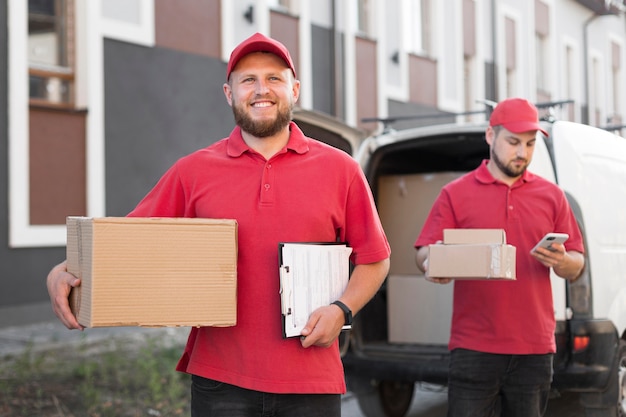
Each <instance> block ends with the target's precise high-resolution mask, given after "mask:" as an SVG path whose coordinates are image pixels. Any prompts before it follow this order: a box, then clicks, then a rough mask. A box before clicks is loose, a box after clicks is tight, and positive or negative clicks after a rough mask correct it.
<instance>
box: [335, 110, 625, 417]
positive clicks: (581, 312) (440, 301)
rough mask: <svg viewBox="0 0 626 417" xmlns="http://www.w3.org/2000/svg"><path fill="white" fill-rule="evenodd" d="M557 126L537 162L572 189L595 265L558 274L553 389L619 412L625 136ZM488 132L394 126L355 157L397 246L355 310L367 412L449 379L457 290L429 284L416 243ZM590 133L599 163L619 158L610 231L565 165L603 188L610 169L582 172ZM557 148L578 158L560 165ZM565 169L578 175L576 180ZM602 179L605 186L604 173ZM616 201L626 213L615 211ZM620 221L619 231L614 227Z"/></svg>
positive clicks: (351, 385)
mask: <svg viewBox="0 0 626 417" xmlns="http://www.w3.org/2000/svg"><path fill="white" fill-rule="evenodd" d="M559 123H560V122H556V123H548V122H545V123H544V124H545V129H546V130H548V131H549V132H551V133H550V137H549V138H544V137H543V136H542V135H541V134H539V135H538V137H537V144H536V148H535V155H534V159H533V163H532V164H531V166H530V168H529V169H530V170H531V171H532V172H534V173H537V174H539V175H542V176H544V177H545V178H547V179H548V180H550V181H553V182H557V178H558V180H559V181H558V183H559V185H562V184H564V185H562V187H563V188H564V190H565V192H566V195H567V196H568V199H570V204H571V205H572V208H573V210H574V212H575V215H576V217H577V220H578V221H579V224H580V226H581V230H582V231H583V234H584V238H585V246H586V249H587V250H588V253H587V254H586V255H585V256H586V262H587V265H588V267H587V268H586V269H585V271H584V273H583V276H582V277H581V278H580V279H579V280H578V281H577V282H575V283H573V284H570V283H566V282H565V281H564V280H563V279H561V278H559V277H556V276H553V277H552V287H553V296H554V306H555V314H556V319H557V329H556V332H555V338H556V342H557V350H558V351H557V354H556V355H555V366H554V369H555V374H554V382H553V388H554V390H555V391H577V392H582V393H583V395H582V396H581V402H582V403H583V405H584V406H585V407H586V412H587V413H588V414H587V415H602V416H611V417H617V416H622V415H624V410H623V407H624V404H622V401H623V398H624V394H623V392H624V379H625V378H626V376H625V375H626V347H625V346H626V344H625V342H624V327H625V326H626V315H625V314H626V311H624V310H620V308H621V309H625V308H626V307H624V306H626V279H625V277H624V272H623V271H625V270H626V215H624V214H623V213H624V212H623V207H625V206H626V140H624V139H623V138H618V137H616V136H615V135H612V134H610V133H609V132H606V131H603V130H600V129H595V128H590V127H588V126H582V125H578V124H575V123H569V122H562V123H563V124H562V125H559ZM485 128H486V126H485V125H484V124H471V125H459V124H455V125H439V126H429V127H422V128H413V129H407V130H401V131H390V132H385V133H383V134H381V135H380V136H377V137H370V138H368V139H367V140H366V141H365V142H364V143H363V145H362V146H361V147H360V148H359V152H358V153H357V155H356V158H357V160H358V161H359V163H360V164H361V166H362V168H363V170H364V172H365V175H366V176H367V178H368V180H369V182H370V185H371V187H372V191H373V193H374V197H375V200H376V204H377V206H378V209H379V213H380V216H381V220H382V223H383V227H384V229H385V231H386V233H387V238H388V239H389V243H390V245H391V251H392V254H391V267H390V272H389V276H388V278H387V280H386V282H385V284H383V286H382V287H381V289H380V291H379V292H378V293H377V295H376V296H375V297H374V298H373V299H372V301H371V302H370V303H369V304H367V305H366V306H365V307H364V308H363V310H361V311H360V312H359V314H358V315H357V316H356V317H355V320H354V324H353V330H352V331H351V334H350V337H349V341H348V343H345V344H344V346H342V348H343V351H344V356H343V362H344V367H345V371H346V379H347V383H348V389H349V390H350V391H352V392H353V393H355V395H356V396H357V399H358V402H359V404H360V407H361V410H362V411H363V413H364V414H365V415H366V416H368V417H375V416H400V417H401V416H404V415H405V414H406V412H407V410H408V408H409V406H410V403H411V400H412V396H413V390H414V385H415V383H416V382H428V383H435V384H441V385H446V383H447V374H448V360H449V352H448V348H447V343H448V338H449V331H450V320H451V316H452V290H453V285H452V284H450V285H436V284H433V283H431V282H428V281H426V280H425V279H424V276H423V274H422V273H421V272H420V271H419V269H418V268H417V266H416V265H415V249H414V248H413V244H414V242H415V240H416V238H417V236H418V234H419V232H420V230H421V228H422V226H423V224H424V221H425V219H426V217H427V215H428V213H429V211H430V208H431V206H432V203H433V202H434V200H435V198H436V197H437V195H438V194H439V192H440V190H441V188H442V187H443V186H444V185H445V184H447V183H448V182H450V181H452V180H454V179H456V178H458V177H459V176H461V175H463V174H465V173H466V172H468V171H470V170H473V169H474V168H476V167H477V166H478V165H479V164H480V162H481V161H482V160H483V159H488V158H489V148H488V146H487V144H486V142H485V134H484V132H485ZM590 129H591V130H590ZM582 136H585V139H587V140H591V141H595V143H596V146H599V145H598V144H601V143H602V141H603V140H606V142H607V143H606V145H605V146H607V147H608V149H605V150H604V151H603V152H604V154H603V155H592V157H593V158H594V161H595V163H596V164H597V165H599V166H605V165H610V168H609V170H610V171H611V172H612V174H611V177H610V178H609V180H608V181H610V182H611V184H612V186H611V189H612V190H613V191H614V192H618V193H621V195H619V196H615V195H612V194H611V193H610V192H609V193H608V194H607V195H606V196H604V197H603V198H604V199H605V201H606V202H605V204H612V205H614V206H615V207H611V208H609V209H607V210H608V212H609V213H610V214H611V215H612V216H614V217H612V218H611V221H610V222H609V223H608V227H605V226H599V225H598V224H596V222H597V220H596V219H595V218H592V216H591V214H590V211H593V207H595V206H594V204H597V203H594V202H593V201H591V200H590V197H589V196H588V193H589V192H590V190H589V189H581V187H580V185H579V184H578V183H577V181H578V182H580V180H581V179H580V178H577V177H576V176H575V175H573V173H572V172H568V171H567V170H568V169H572V163H575V164H578V165H579V166H578V167H575V169H577V170H582V171H581V172H585V175H587V176H588V177H589V178H590V180H589V181H591V178H593V185H590V186H589V187H588V188H590V189H592V190H593V189H594V187H595V188H596V190H595V191H594V193H596V194H597V193H598V192H600V190H599V189H597V188H598V187H599V184H601V182H600V180H601V176H602V175H607V174H608V173H607V172H604V173H602V174H594V171H593V169H594V168H589V169H587V170H586V171H584V170H583V168H582V167H583V166H585V161H584V160H582V159H581V157H579V156H577V155H576V152H578V151H579V150H580V146H584V145H581V142H579V139H580V140H583V139H582V138H579V137H582ZM620 140H621V141H622V143H620V142H619V141H620ZM577 147H578V148H577ZM611 147H613V148H611ZM615 147H618V148H619V149H614V148H615ZM585 149H586V148H585ZM558 152H561V153H562V155H564V156H563V158H568V159H569V162H568V161H562V160H560V159H559V156H558ZM585 152H588V150H585ZM610 155H614V156H613V157H611V160H610V161H608V160H603V159H601V158H609V157H610ZM617 155H619V156H617ZM599 158H600V159H599ZM572 161H573V162H572ZM594 175H596V177H594ZM598 175H600V176H598ZM567 176H569V177H572V179H571V180H570V182H568V181H567V179H566V177H567ZM602 183H605V184H607V180H606V178H605V179H604V181H602ZM583 188H584V187H583ZM604 191H605V192H606V191H607V190H604ZM580 200H583V201H580ZM620 207H621V208H620ZM618 208H619V209H620V210H622V211H621V213H622V214H617V213H616V212H615V211H614V210H617V209H618ZM597 210H600V207H598V208H597ZM596 214H597V213H596ZM605 221H606V218H605ZM611 227H613V228H617V229H616V230H613V231H611V230H610V228H611ZM602 232H606V233H609V234H610V236H608V235H607V236H604V241H605V242H604V243H603V245H604V244H607V245H608V244H611V245H613V246H611V247H610V248H607V250H606V253H604V252H603V250H604V249H605V248H603V247H601V246H597V245H596V244H595V243H594V241H595V240H597V239H598V236H597V234H598V233H602ZM601 240H602V239H601ZM603 253H604V255H602V254H603ZM603 256H604V257H603ZM601 263H604V265H600V264H601ZM606 263H610V264H611V265H610V266H609V265H606ZM553 275H554V274H553ZM609 275H610V276H609ZM606 285H611V286H613V291H615V292H614V293H613V295H612V298H610V299H609V298H608V296H609V295H608V294H606V293H604V291H605V287H606ZM596 291H597V292H603V296H605V297H607V298H606V301H603V302H602V306H600V305H599V304H601V301H597V300H594V298H593V294H594V292H596ZM617 293H619V295H618V294H617ZM596 295H597V294H596ZM620 300H621V301H620ZM594 301H595V302H594ZM620 305H621V306H622V307H619V306H620ZM609 310H610V311H609ZM616 317H621V319H619V320H618V319H617V318H616ZM620 408H621V411H620V412H621V413H620V414H618V409H620ZM596 412H597V413H596ZM594 413H596V414H594Z"/></svg>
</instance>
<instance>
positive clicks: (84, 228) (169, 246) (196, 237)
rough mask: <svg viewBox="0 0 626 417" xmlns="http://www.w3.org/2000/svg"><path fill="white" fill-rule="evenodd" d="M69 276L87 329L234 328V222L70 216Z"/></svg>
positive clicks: (76, 310) (73, 304)
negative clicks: (76, 281)
mask: <svg viewBox="0 0 626 417" xmlns="http://www.w3.org/2000/svg"><path fill="white" fill-rule="evenodd" d="M67 269H68V271H69V272H70V273H72V274H74V275H76V276H77V277H79V278H81V280H82V284H81V285H80V286H79V287H77V288H75V289H73V290H72V293H71V295H70V306H71V308H72V311H73V312H74V314H75V315H76V317H77V319H78V322H79V323H80V324H81V325H83V326H85V327H104V326H234V325H235V324H236V318H237V317H236V316H237V311H236V308H237V303H236V300H237V298H236V297H237V222H236V221H235V220H219V219H218V220H216V219H186V218H132V217H101V218H89V217H68V218H67Z"/></svg>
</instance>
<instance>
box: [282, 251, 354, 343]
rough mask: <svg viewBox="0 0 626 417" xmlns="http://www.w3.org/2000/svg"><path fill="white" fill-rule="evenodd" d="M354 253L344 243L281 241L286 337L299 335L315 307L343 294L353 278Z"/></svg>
mask: <svg viewBox="0 0 626 417" xmlns="http://www.w3.org/2000/svg"><path fill="white" fill-rule="evenodd" d="M351 253H352V248H350V247H348V246H347V245H346V244H345V243H340V242H328V243H327V242H312V243H297V242H293V243H292V242H285V243H279V245H278V257H279V272H280V274H279V275H280V302H281V315H282V325H283V326H282V327H283V338H289V337H299V336H300V334H301V332H302V329H303V328H304V325H305V324H306V322H307V320H308V318H309V316H310V315H311V313H312V312H313V311H314V310H315V309H317V308H319V307H322V306H325V305H329V304H330V303H332V302H333V301H335V300H336V299H338V298H339V297H341V295H342V294H343V292H344V291H345V289H346V287H347V285H348V280H349V278H350V254H351ZM350 328H351V326H344V329H346V330H347V329H350Z"/></svg>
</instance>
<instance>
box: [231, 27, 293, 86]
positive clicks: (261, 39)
mask: <svg viewBox="0 0 626 417" xmlns="http://www.w3.org/2000/svg"><path fill="white" fill-rule="evenodd" d="M252 52H270V53H272V54H274V55H276V56H278V57H279V58H281V59H282V60H283V61H285V64H286V65H287V67H289V69H290V70H291V72H293V76H294V77H295V76H296V69H295V67H294V65H293V61H292V60H291V55H289V51H288V50H287V48H286V47H285V45H283V44H282V43H280V42H278V41H277V40H275V39H272V38H268V37H267V36H265V35H263V34H261V33H258V32H257V33H255V34H254V35H252V36H250V37H249V38H248V39H246V40H244V41H243V42H241V43H240V44H239V45H237V47H236V48H235V49H233V52H232V53H231V54H230V59H229V60H228V66H227V67H226V80H228V79H229V78H230V73H231V72H233V70H234V69H235V67H236V66H237V63H238V62H239V61H240V60H241V58H243V57H244V56H246V55H248V54H250V53H252Z"/></svg>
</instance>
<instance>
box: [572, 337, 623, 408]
mask: <svg viewBox="0 0 626 417" xmlns="http://www.w3.org/2000/svg"><path fill="white" fill-rule="evenodd" d="M581 402H582V404H583V406H584V407H585V417H626V341H624V340H623V339H620V341H619V346H618V349H617V361H616V366H615V368H614V369H613V373H612V374H611V377H610V383H609V386H608V387H607V389H606V390H605V391H603V392H600V393H594V394H582V396H581ZM589 403H597V404H598V405H600V407H598V406H597V405H596V404H593V405H590V404H589ZM605 404H606V406H603V405H605Z"/></svg>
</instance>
